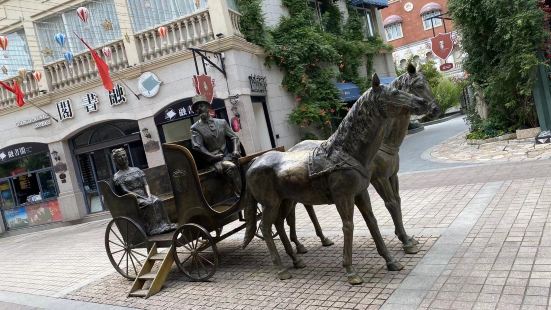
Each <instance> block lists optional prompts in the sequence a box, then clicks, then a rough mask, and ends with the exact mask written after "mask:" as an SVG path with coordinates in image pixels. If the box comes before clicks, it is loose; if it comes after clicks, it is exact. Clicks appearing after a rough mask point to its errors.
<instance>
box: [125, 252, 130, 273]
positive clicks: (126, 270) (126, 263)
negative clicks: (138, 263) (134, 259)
mask: <svg viewBox="0 0 551 310" xmlns="http://www.w3.org/2000/svg"><path fill="white" fill-rule="evenodd" d="M129 256H130V255H126V274H128V257H129Z"/></svg>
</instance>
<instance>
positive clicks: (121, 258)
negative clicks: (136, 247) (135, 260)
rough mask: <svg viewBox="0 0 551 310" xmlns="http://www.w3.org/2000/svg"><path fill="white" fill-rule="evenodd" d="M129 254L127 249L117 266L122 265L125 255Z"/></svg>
mask: <svg viewBox="0 0 551 310" xmlns="http://www.w3.org/2000/svg"><path fill="white" fill-rule="evenodd" d="M127 254H128V253H127V252H126V251H124V254H122V256H121V259H120V260H119V263H118V264H117V267H120V265H121V262H122V260H123V259H124V257H125V256H126V255H127Z"/></svg>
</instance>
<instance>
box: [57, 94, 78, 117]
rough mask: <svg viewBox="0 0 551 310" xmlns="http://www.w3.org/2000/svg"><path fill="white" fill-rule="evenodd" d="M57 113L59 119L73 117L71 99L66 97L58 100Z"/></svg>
mask: <svg viewBox="0 0 551 310" xmlns="http://www.w3.org/2000/svg"><path fill="white" fill-rule="evenodd" d="M56 105H57V113H58V114H59V119H60V120H62V121H64V120H66V119H68V118H73V116H74V115H73V109H72V108H71V99H66V100H62V101H60V102H58V103H57V104H56Z"/></svg>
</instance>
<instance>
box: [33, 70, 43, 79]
mask: <svg viewBox="0 0 551 310" xmlns="http://www.w3.org/2000/svg"><path fill="white" fill-rule="evenodd" d="M33 78H34V80H35V81H37V82H40V80H41V79H42V73H41V72H40V71H35V72H33Z"/></svg>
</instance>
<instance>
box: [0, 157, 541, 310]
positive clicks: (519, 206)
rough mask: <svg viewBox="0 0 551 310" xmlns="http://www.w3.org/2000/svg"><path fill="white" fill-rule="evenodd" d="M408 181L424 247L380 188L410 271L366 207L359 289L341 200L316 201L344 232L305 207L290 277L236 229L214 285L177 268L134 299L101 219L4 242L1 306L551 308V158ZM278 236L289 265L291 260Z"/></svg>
mask: <svg viewBox="0 0 551 310" xmlns="http://www.w3.org/2000/svg"><path fill="white" fill-rule="evenodd" d="M400 186H401V198H402V209H403V218H404V225H405V227H406V230H407V231H408V233H409V234H413V235H415V236H416V238H417V239H418V240H419V241H420V247H421V251H420V252H419V253H418V254H415V255H406V254H404V253H403V251H402V250H401V244H400V242H399V241H398V240H397V238H396V237H395V236H394V226H393V223H392V220H391V218H390V216H389V214H388V212H387V211H386V208H385V207H384V204H383V202H382V200H381V199H380V198H379V197H378V195H377V194H376V193H374V192H373V191H370V194H371V199H372V202H373V207H374V211H375V215H376V217H377V220H378V223H379V226H380V228H381V232H382V234H383V236H384V238H385V241H386V244H387V246H388V247H389V250H390V251H391V253H392V254H393V255H394V256H395V257H396V259H398V260H399V261H400V262H401V263H402V264H403V265H404V266H405V268H404V270H402V271H398V272H390V271H387V270H386V268H385V266H384V260H383V259H382V258H381V257H380V256H379V255H378V254H377V251H376V249H375V247H374V244H373V240H372V239H371V236H370V234H369V232H368V230H367V228H366V225H365V223H364V222H363V219H362V218H361V216H360V215H359V214H358V212H356V214H355V218H354V220H355V230H354V231H355V234H354V252H353V262H354V265H355V267H356V269H357V270H358V271H359V273H360V274H361V275H362V276H363V277H364V280H365V282H364V284H363V285H360V286H350V285H348V284H347V283H346V278H345V276H344V272H343V269H342V267H341V264H342V241H343V240H342V223H341V221H340V219H339V216H338V213H337V212H336V209H335V208H334V206H319V207H317V214H318V217H319V219H320V222H321V225H322V227H323V230H324V233H325V234H326V235H327V236H328V237H330V238H331V239H332V240H334V241H335V245H334V246H332V247H322V246H321V245H320V243H319V240H318V238H317V237H316V236H315V233H314V231H313V227H312V225H311V223H310V222H309V220H308V217H307V214H306V212H305V210H304V208H302V207H300V206H299V207H298V208H297V229H298V231H297V234H298V236H299V238H300V239H301V240H302V241H304V244H305V245H306V247H307V248H308V249H309V252H308V253H307V254H305V255H303V260H304V262H305V263H306V265H307V267H306V268H304V269H299V270H296V269H291V273H292V274H293V278H292V279H290V280H287V281H280V280H278V279H276V276H275V270H274V268H273V267H272V263H271V260H270V258H269V255H268V253H267V250H266V245H265V243H264V242H263V241H261V240H258V239H255V240H253V242H252V243H251V244H250V245H249V246H248V247H247V248H246V249H244V250H243V249H241V248H240V246H241V241H242V234H237V235H235V236H232V237H231V238H228V239H226V240H224V241H222V242H221V243H219V244H218V248H219V251H220V252H221V261H220V267H219V269H218V271H217V273H216V274H215V275H214V277H213V278H212V281H211V282H206V283H193V282H188V281H186V280H185V279H184V277H183V276H182V275H181V274H180V273H178V272H177V271H176V269H175V268H174V272H173V273H172V274H171V275H170V277H169V280H168V281H167V283H166V286H165V287H164V288H163V290H162V291H161V292H160V293H159V294H157V295H155V296H153V297H151V298H149V299H141V298H127V297H126V296H127V293H128V289H129V288H130V285H131V282H129V281H128V280H125V279H123V278H122V277H121V276H120V275H118V274H116V273H114V270H113V268H112V267H111V265H110V263H109V261H108V259H107V256H106V255H105V252H104V249H103V233H104V229H105V226H106V224H107V222H106V221H98V222H91V223H86V224H82V225H76V226H70V227H63V228H59V229H53V230H48V231H43V232H37V233H33V234H28V235H21V236H14V237H8V238H3V239H0V248H1V249H2V251H1V252H0V260H1V261H2V266H3V268H2V270H1V271H0V278H1V279H2V281H0V291H3V292H0V309H1V307H2V306H4V305H5V304H6V303H7V305H12V304H17V305H24V306H28V307H31V308H33V307H37V308H46V309H59V307H60V306H59V305H65V307H66V308H67V309H70V308H71V307H70V306H68V305H72V304H71V303H74V302H84V303H83V304H81V305H83V306H79V308H80V307H84V306H86V307H88V308H89V309H96V308H100V304H105V305H108V306H109V307H110V306H120V307H132V308H138V309H260V308H263V309H379V308H383V309H462V310H463V309H547V308H548V307H549V306H550V305H551V304H550V302H551V300H550V286H551V214H550V212H549V208H550V205H551V192H549V191H547V188H549V186H551V160H539V161H529V162H516V163H505V164H497V165H477V166H469V167H460V168H453V169H442V170H431V171H426V172H416V173H406V174H402V175H400ZM276 244H277V246H278V248H279V249H280V254H281V255H282V259H283V260H284V262H285V264H286V265H288V266H292V264H291V262H290V259H289V258H288V257H287V256H286V255H285V253H284V251H283V248H282V246H281V244H280V242H279V241H277V242H276ZM10 292H18V293H15V294H14V293H10ZM18 294H19V295H18ZM40 295H42V296H44V297H41V296H40ZM13 296H20V297H21V296H23V297H24V298H19V299H14V297H13ZM45 296H49V297H45ZM51 297H55V298H52V299H51V300H50V299H48V300H47V302H46V301H45V300H44V298H51ZM31 301H32V302H31ZM52 302H55V303H57V304H55V303H52ZM56 305H57V306H56ZM74 305H76V304H74ZM21 309H27V308H24V307H22V308H21Z"/></svg>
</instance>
